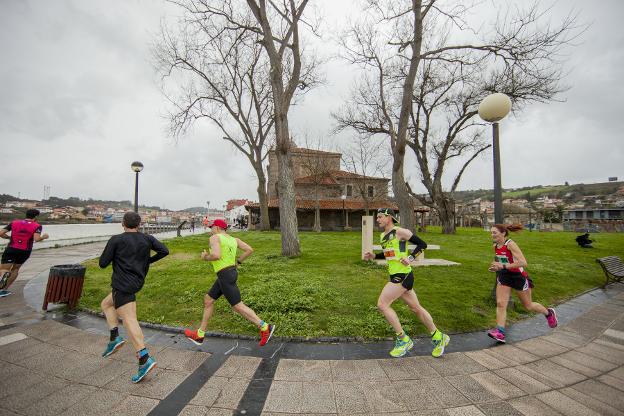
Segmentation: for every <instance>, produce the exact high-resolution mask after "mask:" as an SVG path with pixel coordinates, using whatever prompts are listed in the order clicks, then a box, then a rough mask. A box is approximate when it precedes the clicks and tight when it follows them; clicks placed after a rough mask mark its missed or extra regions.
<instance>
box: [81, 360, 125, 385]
mask: <svg viewBox="0 0 624 416" xmlns="http://www.w3.org/2000/svg"><path fill="white" fill-rule="evenodd" d="M99 360H100V361H103V363H102V364H100V366H99V368H97V369H96V370H95V371H93V372H92V373H89V374H86V375H85V376H84V377H82V378H78V380H77V381H78V382H80V383H83V384H88V385H91V386H96V387H102V386H104V385H106V384H108V383H110V382H111V381H113V380H114V379H116V378H117V377H119V376H121V375H124V374H125V375H126V378H128V377H130V374H133V373H134V372H135V371H136V369H137V368H136V367H137V365H136V364H130V363H127V362H124V361H115V360H105V359H103V358H101V357H100V358H99Z"/></svg>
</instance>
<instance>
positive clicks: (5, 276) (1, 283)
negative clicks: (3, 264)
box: [0, 272, 11, 289]
mask: <svg viewBox="0 0 624 416" xmlns="http://www.w3.org/2000/svg"><path fill="white" fill-rule="evenodd" d="M9 277H11V272H4V273H2V277H0V289H4V288H5V287H6V285H7V283H8V282H9Z"/></svg>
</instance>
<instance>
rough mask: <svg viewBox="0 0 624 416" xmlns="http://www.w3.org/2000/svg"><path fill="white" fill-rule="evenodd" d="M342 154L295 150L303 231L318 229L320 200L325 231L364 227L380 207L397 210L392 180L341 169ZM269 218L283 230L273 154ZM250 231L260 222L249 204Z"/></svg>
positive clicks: (257, 211) (256, 208) (255, 206)
mask: <svg viewBox="0 0 624 416" xmlns="http://www.w3.org/2000/svg"><path fill="white" fill-rule="evenodd" d="M341 157H342V155H341V154H340V153H335V152H326V151H321V150H313V149H304V148H294V149H292V164H293V175H294V177H295V194H296V201H297V220H298V224H299V229H300V230H311V229H312V228H313V226H314V210H315V206H316V201H317V198H318V204H319V207H320V214H321V228H322V229H323V230H343V229H345V228H354V229H359V228H361V224H362V215H364V214H365V213H366V211H367V210H368V211H369V214H370V215H373V213H372V211H374V210H376V209H377V208H382V207H389V208H393V209H397V206H396V204H395V203H394V202H391V201H390V200H389V197H388V186H389V182H390V179H387V178H378V177H370V176H363V175H359V174H356V173H352V172H347V171H344V170H341V169H340V160H341ZM267 193H268V197H269V218H270V223H271V228H272V229H278V228H279V190H278V170H277V156H276V154H275V151H273V150H271V151H270V152H269V167H268V184H267ZM246 207H247V209H248V210H249V213H250V221H249V224H250V228H253V226H254V225H256V224H257V223H258V222H259V216H260V207H259V204H257V203H249V204H247V205H246Z"/></svg>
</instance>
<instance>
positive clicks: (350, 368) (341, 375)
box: [329, 360, 388, 382]
mask: <svg viewBox="0 0 624 416" xmlns="http://www.w3.org/2000/svg"><path fill="white" fill-rule="evenodd" d="M329 363H330V367H331V372H332V379H333V380H334V381H353V380H358V381H366V380H379V381H386V382H387V381H388V376H387V375H386V373H385V372H384V370H383V369H382V368H381V365H380V364H379V362H378V361H377V360H342V361H336V360H331V361H330V362H329Z"/></svg>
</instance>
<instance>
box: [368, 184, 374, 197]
mask: <svg viewBox="0 0 624 416" xmlns="http://www.w3.org/2000/svg"><path fill="white" fill-rule="evenodd" d="M374 195H375V188H373V186H372V185H369V186H368V197H369V198H372V197H373V196H374Z"/></svg>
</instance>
